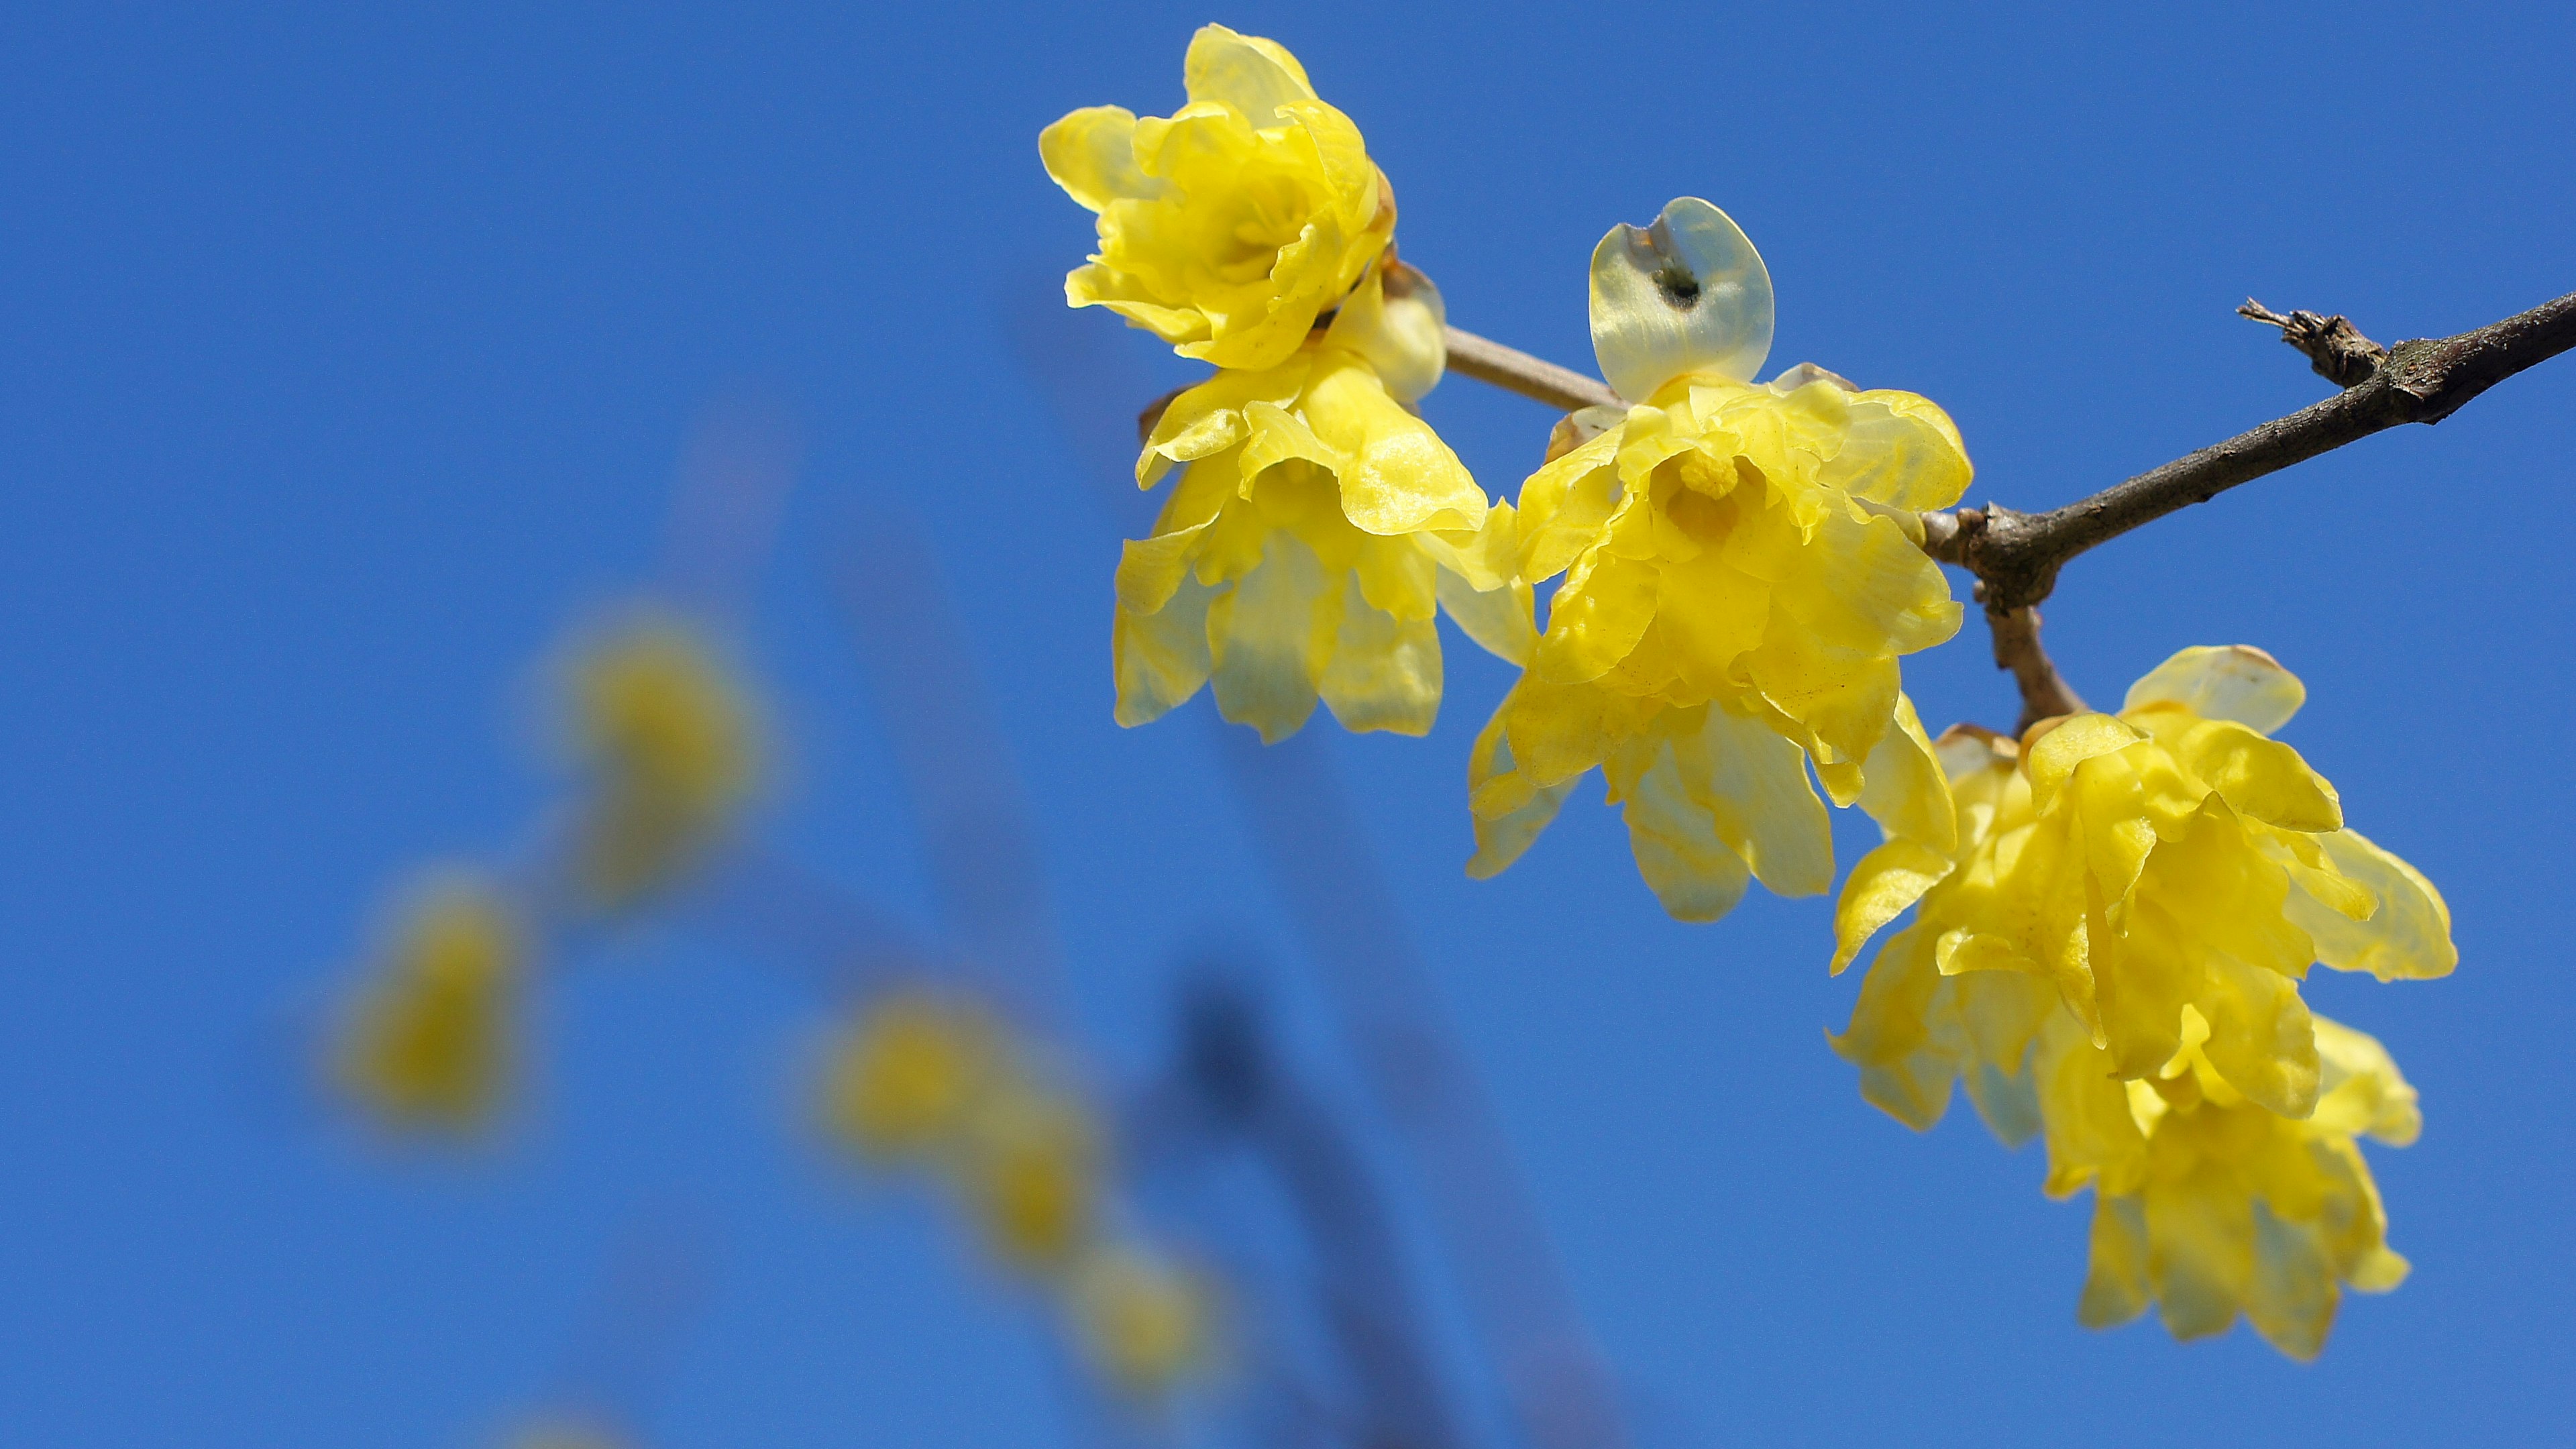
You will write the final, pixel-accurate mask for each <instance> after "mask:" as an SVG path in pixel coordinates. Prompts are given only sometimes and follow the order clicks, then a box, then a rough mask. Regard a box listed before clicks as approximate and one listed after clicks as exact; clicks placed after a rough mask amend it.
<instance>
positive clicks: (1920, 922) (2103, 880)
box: [1834, 647, 2457, 1358]
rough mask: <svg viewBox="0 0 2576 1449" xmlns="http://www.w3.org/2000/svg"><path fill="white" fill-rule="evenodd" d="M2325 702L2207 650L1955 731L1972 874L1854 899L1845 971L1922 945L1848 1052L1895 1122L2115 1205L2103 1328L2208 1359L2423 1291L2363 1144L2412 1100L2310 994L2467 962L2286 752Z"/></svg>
mask: <svg viewBox="0 0 2576 1449" xmlns="http://www.w3.org/2000/svg"><path fill="white" fill-rule="evenodd" d="M2303 698H2304V690H2303V689H2302V687H2301V686H2300V684H2299V682H2298V680H2297V679H2296V678H2294V677H2293V676H2291V675H2290V674H2289V672H2288V671H2287V670H2284V669H2282V668H2281V667H2280V666H2279V665H2278V664H2277V663H2274V662H2273V661H2272V659H2271V658H2270V656H2268V655H2265V654H2263V653H2261V652H2260V651H2258V650H2253V649H2247V648H2242V647H2237V648H2223V649H2217V648H2203V649H2187V650H2184V651H2183V652H2182V653H2180V654H2177V655H2176V656H2174V658H2173V659H2171V660H2168V661H2167V662H2166V663H2165V664H2164V665H2162V666H2160V667H2159V668H2157V669H2156V670H2155V671H2153V672H2152V673H2150V674H2149V675H2147V677H2146V678H2144V679H2142V680H2140V681H2139V682H2138V684H2137V685H2136V686H2134V687H2133V688H2132V689H2131V690H2130V692H2129V696H2128V699H2127V701H2126V704H2125V707H2124V708H2123V709H2122V710H2121V712H2120V713H2119V714H2118V715H2117V716H2110V715H2098V714H2092V715H2078V716H2074V717H2071V718H2068V719H2066V720H2064V721H2060V722H2053V723H2043V724H2042V725H2040V726H2037V727H2034V729H2033V731H2032V734H2031V736H2030V738H2029V739H2028V740H2027V741H2025V742H2022V743H2019V744H2016V743H2015V742H2013V741H2010V740H2003V739H1999V738H1995V737H1991V736H1984V735H1981V734H1977V733H1974V732H1970V731H1965V730H1959V731H1953V732H1952V733H1951V734H1949V735H1947V736H1945V737H1944V738H1943V740H1942V743H1941V747H1940V748H1941V751H1942V755H1943V757H1944V760H1945V764H1946V766H1947V769H1948V772H1949V776H1950V783H1951V790H1952V794H1953V798H1954V799H1955V801H1956V809H1957V836H1958V842H1957V845H1956V847H1955V848H1954V849H1953V850H1950V851H1946V852H1944V851H1935V850H1932V849H1929V848H1927V847H1926V846H1924V845H1923V844H1922V843H1921V842H1919V841H1915V840H1909V839H1905V838H1902V837H1896V838H1891V839H1890V840H1889V841H1888V843H1887V844H1885V845H1883V846H1881V847H1879V849H1877V850H1875V851H1873V852H1871V854H1870V855H1869V856H1868V857H1867V858H1865V859H1863V860H1862V861H1861V863H1860V864H1859V865H1858V866H1857V867H1855V868H1854V870H1853V872H1852V876H1851V879H1850V880H1849V881H1848V882H1847V883H1846V884H1845V887H1844V892H1843V897H1842V901H1841V904H1840V906H1839V908H1838V910H1837V913H1836V914H1837V918H1836V933H1837V936H1838V938H1839V947H1838V950H1837V954H1836V957H1835V961H1834V966H1835V969H1836V970H1840V969H1842V967H1843V966H1844V965H1846V964H1847V963H1848V962H1849V961H1850V960H1851V959H1852V958H1853V957H1854V956H1855V955H1856V954H1857V953H1858V952H1859V950H1860V949H1861V947H1862V946H1863V945H1864V944H1865V943H1866V941H1867V939H1868V938H1869V936H1870V935H1872V934H1873V933H1874V932H1876V931H1877V930H1878V929H1879V928H1880V927H1882V926H1884V925H1886V924H1887V923H1888V922H1890V921H1892V920H1894V919H1895V918H1896V917H1897V916H1899V915H1901V914H1902V913H1903V912H1904V911H1905V910H1906V909H1908V908H1909V907H1912V908H1914V909H1915V920H1914V921H1913V923H1912V924H1910V925H1908V926H1907V927H1906V928H1905V929H1904V930H1902V931H1900V932H1898V933H1897V934H1896V935H1895V936H1893V937H1891V938H1890V939H1889V940H1888V941H1887V942H1886V943H1885V944H1884V945H1883V946H1882V947H1881V948H1880V949H1879V952H1878V955H1877V957H1876V960H1875V961H1874V962H1873V964H1872V965H1871V968H1870V972H1869V977H1868V979H1867V981H1866V982H1865V983H1864V984H1863V986H1862V991H1861V999H1860V1003H1859V1005H1858V1007H1857V1008H1856V1009H1855V1011H1854V1013H1853V1017H1852V1025H1851V1029H1850V1030H1849V1032H1847V1033H1846V1034H1845V1035H1844V1036H1842V1037H1840V1038H1838V1039H1837V1040H1836V1042H1835V1047H1836V1049H1837V1050H1838V1051H1840V1052H1841V1053H1842V1054H1843V1055H1844V1056H1845V1057H1847V1058H1849V1059H1850V1060H1852V1061H1853V1062H1854V1063H1855V1064H1857V1065H1858V1066H1859V1067H1860V1069H1861V1091H1862V1093H1863V1095H1864V1096H1866V1097H1867V1098H1868V1099H1869V1100H1870V1101H1872V1102H1874V1103H1876V1104H1877V1105H1878V1106H1880V1107H1882V1108H1884V1109H1886V1110H1887V1111H1888V1112H1889V1113H1890V1114H1892V1115H1894V1116H1896V1117H1897V1118H1898V1119H1899V1120H1902V1121H1904V1122H1906V1123H1908V1124H1909V1125H1912V1126H1914V1127H1916V1128H1918V1129H1922V1128H1929V1127H1930V1126H1931V1125H1932V1124H1933V1123H1934V1122H1936V1121H1937V1120H1939V1118H1940V1116H1941V1115H1942V1113H1943V1111H1944V1110H1945V1109H1946V1107H1947V1104H1948V1100H1949V1096H1950V1089H1951V1084H1952V1082H1954V1081H1963V1082H1964V1083H1965V1084H1966V1086H1967V1089H1968V1093H1969V1096H1970V1097H1971V1098H1972V1099H1973V1100H1974V1101H1975V1102H1976V1104H1977V1106H1978V1109H1979V1111H1980V1113H1981V1114H1982V1115H1983V1116H1984V1117H1985V1118H1986V1120H1987V1122H1988V1123H1989V1124H1990V1125H1991V1126H1992V1127H1993V1128H1994V1130H1995V1132H1996V1134H1997V1135H1998V1136H2000V1137H2002V1138H2003V1139H2004V1140H2005V1141H2006V1142H2007V1143H2013V1144H2018V1143H2019V1142H2021V1141H2023V1140H2027V1139H2028V1138H2029V1137H2031V1136H2033V1135H2037V1134H2042V1133H2044V1134H2045V1136H2046V1139H2047V1142H2048V1152H2049V1178H2048V1190H2049V1192H2050V1193H2051V1194H2053V1195H2057V1196H2065V1195H2068V1194H2071V1193H2073V1192H2075V1191H2077V1190H2079V1189H2080V1188H2082V1187H2084V1186H2086V1185H2087V1184H2090V1185H2092V1186H2093V1187H2094V1189H2095V1193H2096V1202H2095V1219H2094V1231H2093V1249H2092V1255H2093V1267H2092V1271H2091V1275H2090V1277H2089V1278H2088V1280H2087V1283H2086V1286H2085V1291H2084V1297H2083V1301H2082V1309H2081V1316H2082V1318H2083V1320H2084V1321H2085V1322H2086V1323H2088V1324H2095V1325H2099V1324H2107V1323H2116V1322H2121V1321H2124V1320H2126V1319H2128V1318H2130V1317H2134V1316H2135V1315H2136V1314H2138V1313H2140V1312H2142V1311H2143V1310H2144V1309H2145V1307H2146V1305H2147V1304H2148V1303H2150V1302H2154V1303H2158V1304H2160V1305H2161V1306H2162V1308H2163V1312H2164V1318H2165V1322H2166V1324H2167V1325H2168V1326H2169V1327H2170V1328H2171V1329H2172V1331H2173V1332H2174V1333H2175V1334H2176V1335H2177V1336H2181V1337H2193V1336H2198V1335H2202V1334H2209V1333H2217V1332H2221V1331H2224V1330H2225V1329H2226V1328H2227V1327H2228V1326H2229V1325H2230V1324H2231V1323H2233V1322H2234V1321H2235V1318H2236V1316H2237V1314H2238V1313H2239V1312H2240V1311H2242V1312H2243V1313H2244V1315H2245V1316H2246V1317H2247V1318H2249V1319H2250V1320H2251V1321H2252V1322H2253V1323H2254V1325H2255V1327H2256V1329H2257V1330H2258V1331H2259V1332H2261V1333H2262V1334H2263V1335H2264V1337H2265V1338H2267V1339H2269V1340H2270V1341H2271V1342H2272V1343H2274V1344H2275V1345H2277V1346H2278V1347H2280V1348H2281V1349H2282V1350H2283V1351H2284V1352H2286V1353H2290V1354H2293V1355H2295V1356H2298V1357H2302V1358H2304V1357H2309V1356H2312V1355H2314V1354H2315V1353H2316V1352H2317V1351H2318V1349H2319V1348H2320V1347H2322V1345H2323V1343H2324V1340H2325V1334H2326V1330H2327V1328H2328V1326H2329V1325H2330V1324H2331V1322H2332V1319H2333V1315H2334V1311H2335V1307H2336V1304H2337V1301H2338V1298H2339V1292H2340V1289H2339V1286H2338V1285H2349V1286H2351V1287H2355V1288H2360V1289H2365V1290H2381V1289H2386V1288H2391V1287H2394V1286H2396V1283H2397V1282H2398V1280H2399V1279H2400V1278H2402V1277H2403V1276H2404V1273H2405V1262H2404V1260H2403V1259H2401V1258H2399V1257H2397V1256H2396V1255H2395V1254H2394V1253H2392V1252H2390V1251H2388V1249H2387V1247H2386V1244H2385V1242H2384V1241H2383V1238H2384V1233H2385V1228H2386V1221H2385V1217H2384V1215H2383V1213H2382V1211H2381V1208H2380V1203H2379V1198H2378V1193H2377V1189H2376V1188H2375V1186H2374V1185H2373V1184H2372V1181H2371V1177H2370V1173H2369V1169H2368V1167H2367V1166H2366V1165H2365V1164H2364V1163H2363V1161H2362V1158H2361V1156H2360V1153H2359V1152H2358V1150H2357V1149H2356V1147H2355V1143H2354V1139H2355V1138H2356V1137H2358V1136H2362V1135H2368V1136H2373V1137H2376V1138H2379V1139H2380V1140H2382V1141H2385V1142H2389V1143H2392V1144H2395V1145H2399V1146H2403V1145H2405V1144H2406V1143H2408V1142H2411V1141H2412V1140H2413V1139H2414V1136H2415V1133H2416V1130H2417V1126H2418V1118H2417V1114H2416V1109H2415V1094H2414V1091H2413V1089H2412V1088H2410V1087H2409V1086H2407V1084H2406V1082H2405V1080H2404V1078H2403V1077H2401V1076H2400V1075H2399V1074H2398V1072H2397V1068H2396V1066H2395V1064H2394V1063H2393V1062H2392V1061H2391V1060H2390V1059H2389V1057H2388V1055H2387V1053H2386V1051H2385V1050H2384V1049H2382V1048H2381V1046H2380V1045H2379V1043H2378V1042H2377V1041H2375V1040H2373V1039H2372V1038H2370V1037H2368V1036H2366V1035H2364V1034H2362V1033H2360V1032H2357V1031H2354V1030H2352V1029H2350V1028H2348V1027H2344V1026H2341V1025H2339V1024H2337V1023H2334V1022H2331V1021H2327V1020H2325V1019H2323V1018H2320V1017H2316V1016H2313V1015H2312V1014H2311V1013H2310V1012H2309V1011H2308V1009H2307V1007H2306V1004H2305V1003H2304V1002H2303V1001H2302V1000H2301V999H2300V997H2299V992H2298V982H2299V980H2300V979H2301V978H2302V977H2303V976H2304V974H2305V973H2306V970H2307V968H2308V966H2309V965H2310V964H2311V963H2317V962H2322V963H2323V964H2325V965H2328V966H2332V967H2335V968H2337V969H2341V970H2352V971H2370V972H2372V973H2373V974H2375V975H2377V976H2379V977H2380V978H2381V979H2382V980H2393V979H2401V978H2424V977H2433V976H2440V975H2443V974H2446V973H2447V972H2449V971H2450V970H2451V969H2452V967H2453V965H2454V964H2455V963H2456V961H2457V952H2456V951H2455V949H2454V948H2453V946H2452V944H2451V940H2450V916H2449V912H2448V910H2447V908H2446V907H2445V906H2444V905H2443V903H2442V899H2441V896H2440V895H2439V893H2437V892H2436V891H2435V890H2434V889H2433V887H2432V886H2431V884H2430V883H2429V882H2427V881H2426V880H2425V879H2424V878H2423V877H2422V876H2421V875H2420V874H2419V873H2417V872H2416V871H2415V870H2414V868H2413V867H2411V866H2409V865H2407V864H2406V863H2405V862H2404V861H2402V860H2400V859H2398V858H2397V857H2396V856H2394V855H2391V854H2389V853H2388V852H2386V851H2384V850H2382V849H2380V848H2379V847H2378V846H2377V845H2374V844H2373V843H2371V842H2370V841H2369V840H2368V839H2366V838H2364V837H2363V836H2361V835H2359V834H2358V833H2356V832H2354V831H2352V830H2350V829H2348V828H2346V827H2345V826H2344V825H2343V819H2342V811H2341V807H2340V804H2339V802H2338V799H2337V797H2336V795H2335V792H2334V790H2333V788H2332V787H2331V786H2329V785H2327V784H2326V782H2325V781H2324V780H2322V779H2321V778H2319V777H2318V776H2317V775H2316V774H2315V773H2314V772H2313V771H2311V770H2310V769H2309V768H2308V767H2307V765H2306V763H2305V762H2304V761H2303V760H2301V759H2300V758H2299V756H2298V754H2297V753H2296V752H2295V751H2293V750H2291V749H2290V748H2289V747H2288V746H2286V745H2283V744H2280V743H2279V742H2277V741H2274V740H2272V739H2270V738H2269V735H2270V732H2271V731H2273V730H2275V729H2278V728H2279V727H2280V726H2281V725H2282V724H2283V723H2285V722H2287V721H2288V719H2289V718H2290V715H2291V714H2292V713H2293V712H2294V711H2295V710H2296V709H2297V708H2298V706H2299V704H2300V703H2301V702H2302V700H2303Z"/></svg>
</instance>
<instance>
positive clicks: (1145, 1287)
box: [1069, 1247, 1214, 1400]
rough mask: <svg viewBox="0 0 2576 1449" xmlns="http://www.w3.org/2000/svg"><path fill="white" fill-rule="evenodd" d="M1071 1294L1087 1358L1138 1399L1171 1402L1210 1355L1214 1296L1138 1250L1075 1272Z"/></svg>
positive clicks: (1100, 1258) (1086, 1261) (1091, 1257)
mask: <svg viewBox="0 0 2576 1449" xmlns="http://www.w3.org/2000/svg"><path fill="white" fill-rule="evenodd" d="M1069 1290H1070V1294H1071V1299H1070V1302H1071V1310H1072V1315H1073V1323H1074V1334H1075V1341H1076V1343H1077V1344H1078V1345H1079V1346H1080V1347H1081V1349H1082V1352H1083V1355H1084V1357H1086V1358H1087V1359H1089V1360H1090V1361H1091V1364H1092V1366H1093V1367H1094V1368H1096V1369H1098V1370H1099V1371H1100V1372H1101V1373H1102V1374H1103V1375H1104V1376H1106V1377H1107V1378H1108V1379H1109V1381H1110V1382H1111V1383H1112V1384H1114V1385H1116V1386H1117V1387H1118V1388H1119V1389H1120V1390H1122V1391H1123V1392H1125V1393H1126V1394H1128V1395H1129V1396H1130V1397H1132V1398H1137V1399H1147V1400H1151V1399H1158V1398H1161V1397H1163V1396H1164V1395H1166V1394H1169V1393H1170V1392H1171V1391H1172V1390H1173V1389H1174V1388H1175V1387H1176V1386H1177V1385H1178V1384H1179V1383H1180V1381H1181V1380H1182V1379H1183V1378H1185V1377H1186V1376H1187V1375H1188V1374H1189V1373H1190V1371H1191V1370H1192V1369H1194V1368H1197V1367H1198V1366H1200V1365H1201V1364H1203V1363H1204V1362H1205V1361H1206V1359H1207V1357H1208V1354H1209V1352H1210V1348H1211V1345H1210V1341H1209V1340H1210V1337H1211V1334H1212V1331H1213V1328H1214V1323H1213V1319H1214V1311H1213V1310H1214V1303H1213V1295H1212V1294H1211V1292H1210V1291H1209V1286H1208V1284H1207V1283H1206V1282H1205V1281H1203V1280H1202V1279H1201V1278H1199V1277H1198V1275H1196V1274H1193V1273H1191V1272H1189V1271H1188V1270H1186V1269H1184V1268H1182V1267H1180V1266H1179V1265H1178V1264H1175V1263H1172V1262H1169V1261H1167V1260H1165V1259H1162V1258H1159V1257H1156V1256H1153V1255H1151V1254H1148V1253H1145V1252H1142V1251H1139V1250H1137V1249H1135V1248H1130V1247H1106V1248H1101V1249H1098V1250H1095V1251H1094V1252H1091V1253H1089V1254H1087V1255H1085V1256H1084V1257H1083V1259H1082V1261H1081V1262H1080V1263H1079V1264H1077V1265H1075V1267H1074V1270H1073V1273H1072V1276H1071V1280H1070V1284H1069Z"/></svg>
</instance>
